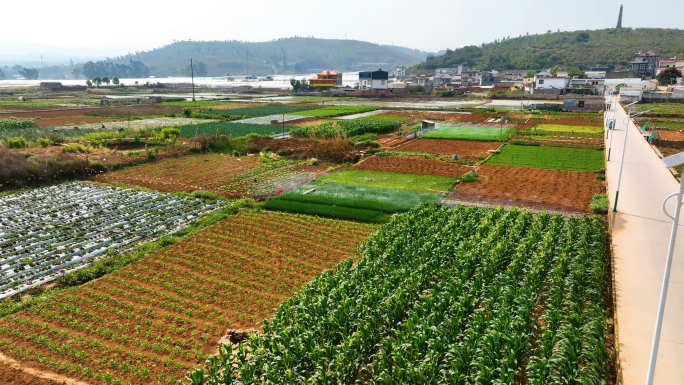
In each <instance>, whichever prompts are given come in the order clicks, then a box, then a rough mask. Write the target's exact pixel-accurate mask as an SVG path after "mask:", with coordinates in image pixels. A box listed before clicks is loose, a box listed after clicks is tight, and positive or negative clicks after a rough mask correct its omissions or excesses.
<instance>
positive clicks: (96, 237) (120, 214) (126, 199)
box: [0, 183, 215, 298]
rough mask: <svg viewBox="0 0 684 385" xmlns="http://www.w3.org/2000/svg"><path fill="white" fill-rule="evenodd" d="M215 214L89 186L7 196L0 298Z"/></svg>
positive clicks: (0, 200)
mask: <svg viewBox="0 0 684 385" xmlns="http://www.w3.org/2000/svg"><path fill="white" fill-rule="evenodd" d="M214 208H215V206H214V205H208V204H206V203H203V202H201V201H199V200H196V199H191V198H184V197H179V196H173V195H164V194H155V193H149V192H145V191H139V190H128V189H122V188H115V187H106V186H98V185H91V184H82V183H69V184H62V185H59V186H52V187H45V188H41V189H37V190H32V191H28V192H25V193H22V194H13V195H9V196H5V197H0V267H1V270H0V274H2V275H1V277H0V279H1V280H0V298H5V297H8V296H11V295H13V294H14V293H17V292H20V291H23V290H26V289H28V288H30V287H33V286H37V285H41V284H43V283H45V282H48V281H52V280H54V279H56V278H57V277H59V276H61V275H64V274H66V273H67V272H69V271H73V270H78V269H81V268H83V267H86V266H90V265H92V263H93V262H95V260H97V259H99V258H104V256H105V253H106V252H107V250H109V249H125V250H128V249H130V248H132V247H137V245H138V243H144V242H147V241H149V240H152V239H154V238H156V237H158V236H160V235H168V234H172V233H175V232H177V231H179V230H180V229H182V228H183V227H185V226H186V225H188V224H189V222H191V221H192V220H194V219H195V218H197V216H199V215H201V214H202V213H204V212H205V211H213V210H214Z"/></svg>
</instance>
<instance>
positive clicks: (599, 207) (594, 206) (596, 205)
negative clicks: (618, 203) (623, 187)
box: [589, 194, 610, 214]
mask: <svg viewBox="0 0 684 385" xmlns="http://www.w3.org/2000/svg"><path fill="white" fill-rule="evenodd" d="M608 206H610V202H609V201H608V195H606V194H596V195H594V196H593V197H592V199H591V204H589V209H590V210H591V212H592V213H594V214H608Z"/></svg>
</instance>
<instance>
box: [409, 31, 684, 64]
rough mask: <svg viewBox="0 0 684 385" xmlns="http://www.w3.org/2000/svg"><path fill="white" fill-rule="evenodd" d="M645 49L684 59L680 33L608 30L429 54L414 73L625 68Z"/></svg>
mask: <svg viewBox="0 0 684 385" xmlns="http://www.w3.org/2000/svg"><path fill="white" fill-rule="evenodd" d="M648 50H653V51H655V52H657V53H658V54H659V55H660V57H661V59H665V58H669V57H672V56H675V55H678V56H679V57H684V30H680V29H661V28H638V29H631V28H611V29H601V30H585V31H573V32H549V33H546V34H538V35H527V36H519V37H514V38H509V37H506V38H503V39H501V40H496V41H494V42H493V43H488V44H482V45H480V46H466V47H462V48H458V49H455V50H447V52H446V53H445V54H444V55H440V56H429V57H428V58H427V59H426V60H425V61H424V62H423V63H420V64H418V65H416V66H414V69H419V70H428V69H435V68H440V67H448V66H450V65H452V64H462V63H463V64H467V65H469V66H470V67H474V68H476V69H542V68H550V67H553V66H555V65H558V66H560V67H563V68H579V69H584V70H586V69H588V68H589V67H590V66H593V65H596V64H605V65H609V66H611V67H612V68H624V67H627V66H628V65H629V61H630V60H631V59H632V57H633V55H634V53H636V52H639V51H641V52H645V51H648Z"/></svg>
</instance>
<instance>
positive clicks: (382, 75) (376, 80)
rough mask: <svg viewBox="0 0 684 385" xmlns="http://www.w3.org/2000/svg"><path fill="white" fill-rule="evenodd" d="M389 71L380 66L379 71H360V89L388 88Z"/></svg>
mask: <svg viewBox="0 0 684 385" xmlns="http://www.w3.org/2000/svg"><path fill="white" fill-rule="evenodd" d="M388 79H389V73H388V72H387V71H383V70H382V69H380V68H378V70H377V71H361V72H359V89H360V90H368V89H372V90H386V89H387V88H388V86H387V85H388V83H389V81H388Z"/></svg>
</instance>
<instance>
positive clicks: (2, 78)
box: [0, 70, 7, 80]
mask: <svg viewBox="0 0 684 385" xmlns="http://www.w3.org/2000/svg"><path fill="white" fill-rule="evenodd" d="M5 79H7V77H6V76H5V73H4V72H2V70H0V80H5Z"/></svg>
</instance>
